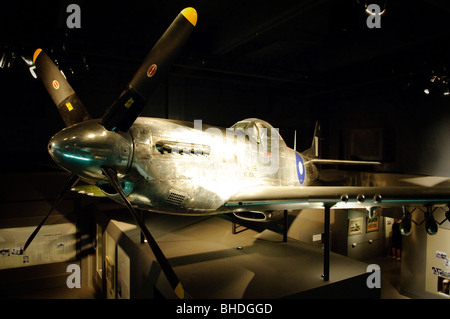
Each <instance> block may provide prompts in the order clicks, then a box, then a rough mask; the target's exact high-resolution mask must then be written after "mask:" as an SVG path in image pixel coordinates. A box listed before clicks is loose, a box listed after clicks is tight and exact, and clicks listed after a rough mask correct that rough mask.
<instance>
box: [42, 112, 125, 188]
mask: <svg viewBox="0 0 450 319" xmlns="http://www.w3.org/2000/svg"><path fill="white" fill-rule="evenodd" d="M131 151H132V141H131V136H130V134H129V133H116V132H110V131H107V130H105V129H104V127H103V126H102V125H100V124H98V121H86V122H82V123H79V124H77V125H74V126H72V127H69V128H65V129H63V130H62V131H60V132H58V133H57V134H56V135H54V136H53V137H52V138H51V139H50V141H49V143H48V152H49V154H50V156H51V157H52V159H53V160H54V161H55V162H56V163H57V164H58V165H60V166H61V167H62V168H64V169H66V170H68V171H70V172H72V173H74V174H76V175H78V176H80V177H83V178H85V179H89V180H93V181H97V180H99V179H100V180H104V179H105V177H104V176H103V174H102V171H101V167H102V166H109V167H113V168H114V169H115V170H116V171H117V172H118V173H122V174H124V173H126V172H127V171H128V168H129V165H130V162H131V161H130V159H131Z"/></svg>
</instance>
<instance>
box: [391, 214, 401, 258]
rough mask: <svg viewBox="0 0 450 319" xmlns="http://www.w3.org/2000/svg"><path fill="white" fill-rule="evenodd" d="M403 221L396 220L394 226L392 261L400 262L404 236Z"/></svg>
mask: <svg viewBox="0 0 450 319" xmlns="http://www.w3.org/2000/svg"><path fill="white" fill-rule="evenodd" d="M401 222H402V220H401V219H396V220H395V223H394V224H393V225H392V259H394V260H397V261H400V260H401V254H402V234H401V233H400V223H401Z"/></svg>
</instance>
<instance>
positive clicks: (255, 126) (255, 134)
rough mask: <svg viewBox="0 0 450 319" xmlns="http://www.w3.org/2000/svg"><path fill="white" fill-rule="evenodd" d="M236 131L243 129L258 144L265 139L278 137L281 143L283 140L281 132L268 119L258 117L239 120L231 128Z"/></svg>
mask: <svg viewBox="0 0 450 319" xmlns="http://www.w3.org/2000/svg"><path fill="white" fill-rule="evenodd" d="M229 130H232V131H234V132H238V131H243V132H245V133H246V134H247V135H248V136H249V137H250V138H252V139H254V140H255V141H256V142H257V143H258V144H259V143H261V141H262V140H264V139H270V140H274V139H278V141H279V143H280V142H283V143H284V141H283V139H282V138H281V135H280V133H279V132H278V130H277V129H275V128H274V127H273V126H272V125H270V124H269V123H267V122H266V121H263V120H260V119H257V118H248V119H245V120H242V121H239V122H237V123H236V124H234V125H233V126H231V127H230V128H229Z"/></svg>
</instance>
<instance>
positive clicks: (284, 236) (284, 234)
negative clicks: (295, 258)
mask: <svg viewBox="0 0 450 319" xmlns="http://www.w3.org/2000/svg"><path fill="white" fill-rule="evenodd" d="M283 218H284V229H283V243H285V242H287V232H288V211H287V210H284V213H283Z"/></svg>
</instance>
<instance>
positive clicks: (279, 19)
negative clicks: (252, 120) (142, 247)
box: [0, 0, 450, 176]
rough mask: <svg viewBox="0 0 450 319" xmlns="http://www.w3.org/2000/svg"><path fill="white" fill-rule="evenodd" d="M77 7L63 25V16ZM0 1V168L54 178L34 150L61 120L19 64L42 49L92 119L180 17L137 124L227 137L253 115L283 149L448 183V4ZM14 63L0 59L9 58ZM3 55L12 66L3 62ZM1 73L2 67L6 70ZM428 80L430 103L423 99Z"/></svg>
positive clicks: (42, 148) (43, 152)
mask: <svg viewBox="0 0 450 319" xmlns="http://www.w3.org/2000/svg"><path fill="white" fill-rule="evenodd" d="M70 3H77V4H78V5H80V8H81V29H69V28H68V27H67V25H66V19H67V17H68V16H69V15H70V13H67V12H66V8H67V6H68V5H69V4H70ZM368 3H369V4H370V3H378V4H379V5H380V6H381V8H384V7H385V8H386V12H385V14H384V15H383V16H382V17H381V28H379V29H370V28H368V27H367V25H366V19H367V14H366V13H365V1H357V0H335V1H333V0H301V1H286V0H278V1H253V0H252V1H233V0H231V1H211V0H199V1H194V0H193V1H148V0H147V1H7V2H5V1H4V2H2V3H1V9H0V58H1V57H2V55H3V53H5V57H6V64H5V66H4V67H3V68H1V69H0V110H1V111H0V116H1V118H0V145H1V163H0V167H1V171H2V172H11V171H13V172H31V171H48V170H55V169H56V168H55V165H54V164H53V163H52V161H51V159H50V157H49V155H48V154H47V147H46V146H47V142H48V140H49V139H50V138H51V136H52V135H53V134H55V133H56V132H57V131H59V130H60V129H62V128H63V127H64V124H63V122H62V120H61V118H60V116H59V114H58V112H57V110H56V107H55V106H54V105H53V102H52V100H51V98H50V97H49V96H48V94H47V92H46V91H45V89H44V86H43V85H42V83H41V81H40V80H39V79H34V78H33V77H32V76H31V74H30V72H29V70H28V66H27V65H26V64H25V62H24V61H23V60H22V58H21V56H24V57H27V58H31V57H32V55H33V52H34V51H35V50H36V48H42V49H43V50H44V51H46V52H47V53H48V54H49V55H50V56H51V57H52V58H53V59H55V60H57V62H58V65H59V66H60V68H61V69H62V70H63V71H64V73H65V74H66V76H67V78H68V80H69V82H70V83H71V85H72V86H73V88H74V89H75V91H76V92H77V94H78V95H79V96H80V98H81V99H82V100H83V102H84V104H85V105H86V107H87V108H88V110H89V112H90V113H91V115H92V116H93V117H101V116H102V115H103V113H104V111H105V110H106V108H107V107H108V106H109V105H110V104H111V103H112V102H113V101H114V100H115V99H116V98H117V97H118V96H119V94H120V93H121V91H122V90H123V88H124V87H125V85H126V84H127V83H128V81H129V80H130V79H131V77H132V75H133V74H134V72H135V71H136V70H137V68H138V66H139V65H140V62H141V61H142V59H143V58H144V57H145V55H146V54H147V52H148V51H149V50H150V49H151V48H152V46H153V45H154V44H155V43H156V41H157V40H158V38H159V37H160V36H161V34H162V33H163V32H164V31H165V29H166V28H167V27H168V26H169V24H170V23H171V22H172V20H173V19H174V18H175V17H176V15H177V14H178V13H179V11H181V10H182V9H183V8H185V7H187V6H193V7H195V8H196V9H197V12H198V16H199V17H198V24H197V27H196V29H195V30H194V33H193V34H192V37H191V39H190V41H189V43H188V44H187V46H186V47H185V48H184V50H183V52H182V54H181V55H180V57H179V58H178V59H177V61H176V63H175V65H174V66H173V68H172V69H171V72H170V75H169V77H168V78H167V80H166V81H165V82H164V83H162V84H161V87H160V88H159V89H158V91H157V92H156V93H155V95H154V96H153V98H152V99H151V100H150V101H149V103H148V105H147V108H146V109H145V110H144V112H143V114H141V115H142V116H152V117H163V118H173V119H181V120H186V121H193V120H194V119H201V120H203V122H204V123H206V124H211V125H218V126H224V127H229V126H231V125H232V124H234V123H235V122H237V121H239V120H241V119H244V118H248V117H258V118H261V119H264V120H266V121H268V122H269V123H271V124H272V125H273V126H274V127H276V128H279V129H280V133H281V134H282V136H283V137H284V139H285V141H286V143H287V145H288V146H289V147H293V136H294V131H295V130H296V131H297V150H303V149H306V148H308V147H309V146H310V143H311V138H312V134H313V130H314V124H315V121H316V120H319V121H320V122H321V126H322V148H321V151H322V154H323V157H326V158H340V159H362V160H381V161H383V162H384V163H385V164H384V165H382V166H380V167H378V168H376V169H377V170H378V171H386V172H399V173H414V174H431V175H441V176H450V165H448V159H449V158H450V145H449V137H450V128H449V123H450V110H449V105H450V95H449V96H445V95H444V94H443V93H444V90H445V85H444V84H443V83H442V82H443V80H445V79H446V78H445V77H446V76H448V68H449V67H450V65H449V59H450V55H449V53H450V52H449V51H450V50H449V49H450V46H449V41H450V24H449V22H450V19H449V15H450V3H449V2H448V1H446V0H423V1H406V0H405V1H403V0H397V1H394V0H388V1H375V0H373V1H371V0H368ZM13 53H14V54H13ZM13 55H14V56H15V57H16V58H15V59H14V58H13ZM8 63H9V64H10V65H9V66H8ZM433 75H435V76H438V77H439V79H440V81H439V82H438V83H436V82H435V83H433V86H432V87H430V94H428V95H427V94H425V93H424V89H425V88H427V87H429V86H430V85H431V84H432V83H431V82H430V78H431V77H432V76H433Z"/></svg>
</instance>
